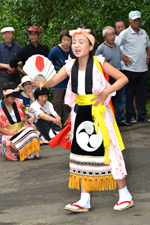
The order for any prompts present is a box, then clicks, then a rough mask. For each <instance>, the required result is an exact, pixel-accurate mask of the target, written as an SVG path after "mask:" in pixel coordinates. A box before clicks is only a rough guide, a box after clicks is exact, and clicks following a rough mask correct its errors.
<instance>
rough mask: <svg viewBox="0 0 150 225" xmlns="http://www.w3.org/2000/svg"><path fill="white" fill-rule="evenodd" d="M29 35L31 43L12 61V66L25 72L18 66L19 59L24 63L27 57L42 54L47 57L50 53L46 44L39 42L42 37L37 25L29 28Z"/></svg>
mask: <svg viewBox="0 0 150 225" xmlns="http://www.w3.org/2000/svg"><path fill="white" fill-rule="evenodd" d="M28 36H29V40H30V42H31V43H30V44H28V45H26V46H25V47H23V48H22V49H21V50H20V51H19V52H18V53H17V54H16V55H15V56H14V58H13V59H12V60H11V61H10V67H11V68H15V69H18V70H19V71H20V72H22V73H23V74H25V72H24V71H23V70H22V69H21V68H17V67H18V62H19V61H21V62H22V64H23V65H24V64H25V62H26V61H27V59H28V58H29V57H30V56H32V55H35V54H40V55H44V56H45V57H47V56H48V53H49V50H48V48H47V47H46V46H45V45H41V44H39V43H38V41H39V39H40V37H41V34H40V28H39V27H37V26H32V27H30V28H29V29H28Z"/></svg>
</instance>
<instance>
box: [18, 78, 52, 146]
mask: <svg viewBox="0 0 150 225" xmlns="http://www.w3.org/2000/svg"><path fill="white" fill-rule="evenodd" d="M19 88H20V89H23V92H21V93H20V95H19V98H20V99H22V100H23V104H24V107H25V113H26V114H27V117H28V123H29V124H30V125H33V123H34V119H35V118H34V115H33V114H32V113H30V112H29V107H30V105H31V103H32V102H34V101H35V99H34V95H33V86H32V83H31V80H30V78H29V77H28V76H24V77H22V79H21V84H19ZM36 129H37V130H38V131H39V132H40V130H39V128H38V126H36ZM40 133H41V132H40ZM40 144H41V145H42V144H49V142H48V141H47V140H46V139H45V138H44V136H43V135H42V134H40Z"/></svg>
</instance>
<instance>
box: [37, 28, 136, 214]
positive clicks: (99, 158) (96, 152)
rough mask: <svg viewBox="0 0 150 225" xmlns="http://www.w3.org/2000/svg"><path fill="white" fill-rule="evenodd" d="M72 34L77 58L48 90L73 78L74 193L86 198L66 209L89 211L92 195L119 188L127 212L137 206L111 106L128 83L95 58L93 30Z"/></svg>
mask: <svg viewBox="0 0 150 225" xmlns="http://www.w3.org/2000/svg"><path fill="white" fill-rule="evenodd" d="M70 35H71V36H72V50H73V54H74V55H75V56H76V57H77V59H76V60H74V59H71V58H69V59H68V61H67V63H66V65H65V66H64V67H62V69H61V70H60V71H59V72H58V74H57V75H56V76H55V77H54V78H53V79H51V80H49V81H48V82H47V84H46V85H45V86H46V87H52V86H54V85H56V84H57V83H59V82H60V81H61V80H63V79H65V77H66V76H67V75H70V79H69V83H68V87H67V92H66V96H65V103H66V104H68V105H69V106H70V107H71V108H72V113H71V133H72V146H71V153H70V179H69V188H74V189H78V190H80V189H81V198H80V200H79V201H78V202H76V203H73V204H68V205H66V207H65V209H66V210H70V211H74V212H87V211H88V210H89V209H90V208H91V205H90V191H100V190H115V189H116V186H117V187H118V192H119V201H118V202H117V203H116V205H115V206H114V210H124V209H127V208H129V207H131V206H133V205H134V202H133V200H132V196H131V194H130V192H129V191H128V189H127V186H126V182H125V175H126V174H127V173H126V168H125V163H124V159H123V156H122V153H121V150H123V149H124V145H123V142H122V138H121V135H120V132H119V129H118V126H117V124H116V120H115V118H114V115H113V113H112V109H111V107H110V104H109V102H110V98H111V96H113V95H115V91H117V90H119V89H120V88H122V87H123V86H124V85H125V84H126V83H127V82H128V79H127V78H126V76H124V74H122V73H121V72H120V71H118V70H117V69H115V68H114V67H112V66H111V65H110V64H109V63H107V62H105V59H104V57H103V56H102V55H99V56H96V57H92V51H93V48H94V44H95V36H94V33H93V32H92V31H91V30H88V29H81V28H78V29H77V30H73V31H70ZM103 70H104V71H105V73H107V74H109V75H110V76H112V77H114V78H115V79H116V82H115V83H114V84H113V85H110V84H109V83H108V82H107V81H106V79H105V78H104V75H103ZM34 83H35V84H36V83H37V85H39V82H38V81H37V82H36V81H35V82H34Z"/></svg>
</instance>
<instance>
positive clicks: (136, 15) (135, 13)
mask: <svg viewBox="0 0 150 225" xmlns="http://www.w3.org/2000/svg"><path fill="white" fill-rule="evenodd" d="M137 18H140V19H141V13H140V12H139V11H131V12H130V13H129V19H131V20H135V19H137Z"/></svg>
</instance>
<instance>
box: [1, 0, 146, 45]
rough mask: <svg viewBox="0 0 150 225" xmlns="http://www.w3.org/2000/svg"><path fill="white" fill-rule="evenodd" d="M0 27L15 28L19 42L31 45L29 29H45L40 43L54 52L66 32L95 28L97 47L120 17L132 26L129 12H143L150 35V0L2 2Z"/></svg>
mask: <svg viewBox="0 0 150 225" xmlns="http://www.w3.org/2000/svg"><path fill="white" fill-rule="evenodd" d="M0 4H1V5H0V17H1V20H0V28H3V27H5V26H13V27H14V28H15V30H16V32H15V35H16V36H15V41H17V42H19V43H20V44H21V46H24V45H25V44H28V36H27V28H28V27H29V26H32V25H37V26H39V27H40V28H41V31H42V37H41V40H40V42H41V43H42V44H45V45H47V46H48V47H49V49H51V48H52V47H53V46H54V45H56V44H57V43H58V42H59V33H60V31H61V30H62V29H74V28H76V27H78V26H79V25H80V24H84V25H85V26H86V27H88V28H92V29H93V30H94V31H95V33H96V34H97V42H96V45H95V48H97V46H98V45H99V44H100V43H102V42H103V37H102V35H101V30H102V28H103V27H104V26H107V25H110V26H113V23H114V21H115V20H116V19H118V18H123V19H124V20H125V21H126V23H127V25H128V13H129V12H130V11H132V10H139V11H141V13H142V23H141V26H142V27H143V28H144V29H145V30H146V31H147V32H148V34H150V13H149V12H150V0H144V1H143V0H134V1H132V0H97V1H95V0H84V1H81V0H68V1H66V0H53V1H51V0H34V1H33V0H19V1H17V0H0Z"/></svg>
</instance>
